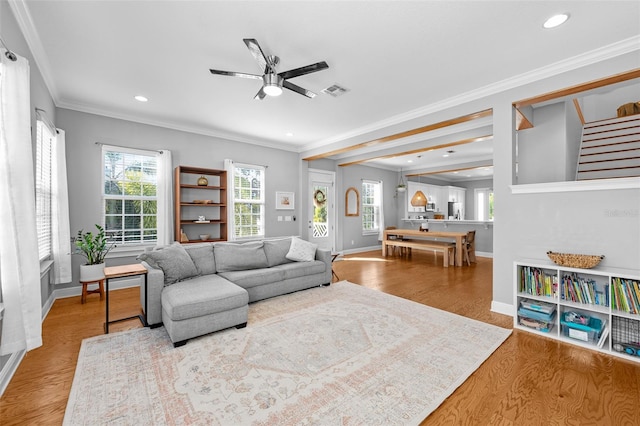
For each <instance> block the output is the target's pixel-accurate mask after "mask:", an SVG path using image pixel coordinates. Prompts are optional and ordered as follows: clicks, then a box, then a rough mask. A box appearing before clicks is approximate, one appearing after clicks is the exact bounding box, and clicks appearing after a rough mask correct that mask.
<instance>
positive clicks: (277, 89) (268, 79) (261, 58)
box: [209, 38, 329, 99]
mask: <svg viewBox="0 0 640 426" xmlns="http://www.w3.org/2000/svg"><path fill="white" fill-rule="evenodd" d="M243 41H244V44H246V45H247V48H248V49H249V51H250V52H251V54H252V55H253V57H254V58H256V61H258V65H259V66H260V68H261V69H262V70H264V74H263V75H256V74H247V73H242V72H232V71H220V70H212V69H210V70H209V71H211V74H219V75H228V76H231V77H242V78H252V79H254V80H262V82H263V84H262V87H261V88H260V90H259V91H258V93H257V94H256V96H255V97H254V99H264V97H265V96H267V95H268V96H280V94H281V93H282V88H283V87H284V88H286V89H289V90H292V91H294V92H296V93H299V94H301V95H304V96H306V97H308V98H313V97H315V96H316V94H315V93H313V92H312V91H310V90H307V89H303V88H302V87H300V86H297V85H295V84H293V83H291V82H290V81H288V79H290V78H294V77H299V76H301V75H305V74H310V73H312V72H316V71H322V70H324V69H327V68H329V65H327V63H326V62H324V61H322V62H317V63H315V64H312V65H307V66H304V67H300V68H295V69H292V70H289V71H283V72H281V73H276V66H277V65H278V63H279V62H280V58H278V57H277V56H272V55H269V56H265V54H264V53H263V52H262V49H261V48H260V45H259V44H258V42H257V41H256V39H253V38H245V39H243Z"/></svg>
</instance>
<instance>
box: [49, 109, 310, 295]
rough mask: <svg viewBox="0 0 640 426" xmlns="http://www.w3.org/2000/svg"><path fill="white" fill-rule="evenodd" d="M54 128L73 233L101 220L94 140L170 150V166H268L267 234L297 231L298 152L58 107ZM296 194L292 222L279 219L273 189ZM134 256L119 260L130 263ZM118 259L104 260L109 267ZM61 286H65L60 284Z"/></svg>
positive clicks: (75, 268) (77, 261)
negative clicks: (63, 152)
mask: <svg viewBox="0 0 640 426" xmlns="http://www.w3.org/2000/svg"><path fill="white" fill-rule="evenodd" d="M57 124H58V127H60V128H62V129H64V130H65V132H66V141H67V169H68V181H69V210H70V224H71V233H72V235H75V233H76V232H77V231H78V230H80V229H92V228H93V227H94V224H96V223H98V224H99V223H102V198H101V187H100V182H101V173H100V169H101V147H100V146H99V145H96V142H101V143H105V144H112V145H120V146H126V147H130V148H137V149H147V150H160V149H168V150H171V152H172V155H173V166H174V167H176V166H178V165H186V166H194V167H206V168H212V169H222V168H224V159H225V158H230V159H232V160H234V161H236V162H241V163H248V164H258V165H265V166H267V170H266V200H265V201H266V220H265V229H266V236H267V237H272V236H280V235H298V234H299V233H300V226H299V224H300V223H301V221H300V217H301V216H300V211H301V209H300V200H302V198H301V197H299V194H300V191H301V188H302V187H304V185H301V184H300V174H299V173H300V172H299V167H298V155H297V154H296V153H292V152H288V151H282V150H278V149H273V148H267V147H261V146H256V145H248V144H244V143H239V142H231V141H227V140H222V139H216V138H213V137H210V136H203V135H197V134H194V133H187V132H182V131H177V130H172V129H167V128H162V127H157V126H150V125H146V124H141V123H136V122H131V121H125V120H120V119H115V118H109V117H104V116H99V115H94V114H87V113H82V112H77V111H72V110H68V109H62V108H61V109H59V110H58V123H57ZM276 191H292V192H295V193H296V206H295V207H296V209H295V210H293V211H288V212H287V215H289V214H291V215H295V216H296V218H297V219H298V220H297V221H295V222H293V221H291V222H285V221H282V222H278V221H277V216H278V214H280V215H282V211H280V212H279V213H278V211H277V210H275V192H276ZM81 260H82V259H80V258H79V257H78V258H74V260H73V283H72V284H71V285H78V282H77V280H78V273H79V272H78V271H79V265H80V263H81ZM131 261H134V257H130V258H127V259H124V260H122V259H120V260H118V262H123V263H126V262H131ZM115 262H116V260H113V259H110V260H107V265H112V264H115ZM61 287H64V285H63V286H61Z"/></svg>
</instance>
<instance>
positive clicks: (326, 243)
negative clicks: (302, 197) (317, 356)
mask: <svg viewBox="0 0 640 426" xmlns="http://www.w3.org/2000/svg"><path fill="white" fill-rule="evenodd" d="M334 183H335V173H334V172H328V171H324V170H313V169H309V192H308V194H309V201H308V203H309V207H308V210H307V211H308V212H309V217H308V225H309V241H311V242H312V243H314V244H317V245H318V247H319V248H322V249H326V250H331V251H335V246H336V244H335V232H336V227H335V216H336V214H335V190H334V187H335V185H334Z"/></svg>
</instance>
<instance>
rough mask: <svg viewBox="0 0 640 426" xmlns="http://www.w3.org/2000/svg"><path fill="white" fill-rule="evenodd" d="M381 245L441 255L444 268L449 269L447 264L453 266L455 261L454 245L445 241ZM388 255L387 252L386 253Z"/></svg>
mask: <svg viewBox="0 0 640 426" xmlns="http://www.w3.org/2000/svg"><path fill="white" fill-rule="evenodd" d="M383 244H384V245H386V246H387V247H400V248H407V249H416V250H431V251H433V255H434V256H437V253H439V252H441V253H442V254H443V257H444V259H443V263H444V265H443V266H444V267H445V268H447V267H449V264H451V265H453V262H454V260H455V252H456V244H455V243H449V242H446V241H430V240H385V241H383ZM386 253H389V250H387V251H386Z"/></svg>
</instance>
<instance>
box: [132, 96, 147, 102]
mask: <svg viewBox="0 0 640 426" xmlns="http://www.w3.org/2000/svg"><path fill="white" fill-rule="evenodd" d="M133 99H135V100H136V101H138V102H147V101H148V100H149V99H147V98H146V97H144V96H142V95H136V96H134V97H133Z"/></svg>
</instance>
